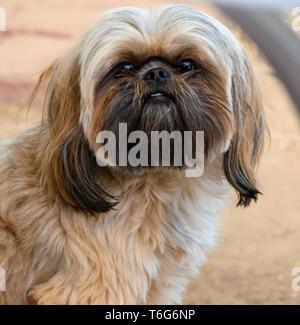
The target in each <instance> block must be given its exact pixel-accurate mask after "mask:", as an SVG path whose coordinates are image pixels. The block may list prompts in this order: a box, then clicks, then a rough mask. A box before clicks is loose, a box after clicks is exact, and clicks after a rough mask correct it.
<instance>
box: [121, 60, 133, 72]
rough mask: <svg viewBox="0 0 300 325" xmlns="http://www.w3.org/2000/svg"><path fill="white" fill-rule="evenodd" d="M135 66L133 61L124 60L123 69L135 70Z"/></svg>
mask: <svg viewBox="0 0 300 325" xmlns="http://www.w3.org/2000/svg"><path fill="white" fill-rule="evenodd" d="M133 68H134V65H133V63H131V62H124V63H123V64H122V69H123V70H125V71H131V70H133Z"/></svg>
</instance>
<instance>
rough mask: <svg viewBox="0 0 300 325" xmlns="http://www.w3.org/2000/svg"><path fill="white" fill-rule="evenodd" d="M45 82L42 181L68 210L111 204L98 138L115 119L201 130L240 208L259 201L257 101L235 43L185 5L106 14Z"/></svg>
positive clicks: (113, 127)
mask: <svg viewBox="0 0 300 325" xmlns="http://www.w3.org/2000/svg"><path fill="white" fill-rule="evenodd" d="M44 79H47V80H49V83H48V91H47V100H46V108H47V112H48V114H47V118H46V119H45V121H44V123H45V124H46V127H48V128H49V129H50V144H49V146H48V147H49V148H51V150H52V151H51V152H52V153H51V155H50V156H49V159H50V161H49V166H50V168H51V171H50V172H49V171H47V174H48V175H49V178H50V179H48V184H50V185H49V187H50V188H55V189H56V190H57V191H58V192H59V193H60V195H61V197H62V198H63V199H64V201H66V202H68V203H69V204H71V205H72V206H73V207H76V208H80V209H82V210H85V211H89V212H100V211H107V210H109V209H110V208H112V206H113V204H114V203H111V201H110V199H113V198H112V197H110V194H108V193H107V192H105V190H104V189H103V188H101V187H100V185H99V182H98V180H99V178H98V176H99V175H98V174H99V170H100V168H99V166H97V164H96V160H95V152H96V150H97V149H98V147H99V144H97V141H96V138H97V135H98V134H99V132H100V131H103V130H108V131H113V132H114V133H115V134H116V135H117V134H118V127H119V124H120V123H127V126H128V132H131V131H135V130H141V131H143V132H145V133H146V134H147V135H149V134H150V132H151V131H163V130H166V131H169V132H172V131H175V130H178V131H180V132H184V131H192V132H195V131H204V137H205V154H206V156H207V157H209V156H210V155H212V156H218V157H220V156H221V155H223V156H224V158H223V166H224V173H225V175H226V177H227V179H228V181H229V183H230V184H231V185H232V186H233V187H234V188H235V189H236V190H237V191H238V193H239V201H238V204H240V205H244V206H247V205H248V204H249V203H250V201H251V200H252V199H254V200H256V198H257V194H258V193H259V191H258V190H257V189H256V180H255V174H254V170H255V166H256V164H257V161H258V158H259V155H260V152H261V148H262V140H263V130H264V120H263V109H262V103H261V96H260V93H259V89H258V86H257V82H256V79H255V75H254V72H253V69H252V66H251V63H250V61H249V59H248V57H247V56H246V54H245V53H244V51H243V50H242V48H241V46H240V44H239V43H238V41H237V40H236V39H235V37H234V36H233V35H232V34H231V32H230V31H229V30H228V29H227V28H226V27H224V26H223V25H222V24H221V23H219V22H218V21H216V20H214V19H213V18H211V17H209V16H207V15H205V14H203V13H201V12H199V11H197V10H194V9H191V8H188V7H186V6H182V5H166V6H161V7H157V8H154V9H151V10H145V9H141V8H134V7H128V8H127V7H126V8H119V9H115V10H111V11H108V12H106V13H104V14H102V15H101V16H100V17H99V19H98V21H97V23H96V24H95V25H94V27H93V28H92V29H91V30H90V31H89V32H88V33H87V34H86V35H84V36H83V37H82V39H81V40H80V42H79V43H78V44H77V45H75V46H74V47H73V48H72V49H71V50H70V51H69V52H67V53H66V54H65V55H64V56H63V57H61V58H59V59H58V60H57V61H56V62H54V64H53V65H52V66H51V67H50V68H49V69H48V70H47V71H45V73H44V74H42V76H41V80H40V81H43V80H44ZM49 150H50V149H49ZM137 168H139V169H140V170H141V171H142V170H143V167H141V166H139V167H137ZM122 170H124V168H123V169H120V170H119V171H120V172H122ZM131 171H132V172H133V170H132V169H129V170H127V172H129V173H130V172H131ZM96 175H98V176H97V177H96Z"/></svg>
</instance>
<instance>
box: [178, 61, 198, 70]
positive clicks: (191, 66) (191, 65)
mask: <svg viewBox="0 0 300 325" xmlns="http://www.w3.org/2000/svg"><path fill="white" fill-rule="evenodd" d="M196 68H197V64H196V62H195V61H194V60H192V59H183V60H182V61H181V62H180V64H179V66H178V70H179V71H181V72H187V71H192V70H195V69H196Z"/></svg>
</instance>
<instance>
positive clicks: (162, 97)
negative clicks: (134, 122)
mask: <svg viewBox="0 0 300 325" xmlns="http://www.w3.org/2000/svg"><path fill="white" fill-rule="evenodd" d="M144 98H145V101H144V102H145V103H153V104H154V103H167V102H170V101H174V96H173V95H171V94H169V93H167V92H165V91H153V92H150V93H149V94H147V95H145V97H144Z"/></svg>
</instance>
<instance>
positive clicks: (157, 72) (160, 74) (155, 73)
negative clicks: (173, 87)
mask: <svg viewBox="0 0 300 325" xmlns="http://www.w3.org/2000/svg"><path fill="white" fill-rule="evenodd" d="M169 78H170V73H169V72H168V71H167V70H165V69H163V68H154V69H151V70H149V71H148V72H147V73H146V74H145V76H144V80H152V81H155V82H156V83H161V82H164V81H166V80H167V79H169Z"/></svg>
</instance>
